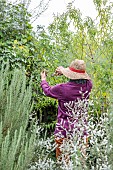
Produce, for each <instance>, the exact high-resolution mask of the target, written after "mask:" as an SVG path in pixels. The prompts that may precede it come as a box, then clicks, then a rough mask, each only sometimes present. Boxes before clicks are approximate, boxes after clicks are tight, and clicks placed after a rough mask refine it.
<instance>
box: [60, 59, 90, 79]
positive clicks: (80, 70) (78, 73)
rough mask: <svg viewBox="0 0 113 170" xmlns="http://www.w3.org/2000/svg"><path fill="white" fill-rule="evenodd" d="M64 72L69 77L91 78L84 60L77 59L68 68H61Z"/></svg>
mask: <svg viewBox="0 0 113 170" xmlns="http://www.w3.org/2000/svg"><path fill="white" fill-rule="evenodd" d="M60 70H61V72H62V74H63V75H64V76H65V77H67V78H69V79H91V78H90V77H89V75H88V74H87V73H86V64H85V62H84V61H83V60H78V59H75V60H74V61H72V62H71V64H70V66H69V67H68V68H64V67H61V68H60Z"/></svg>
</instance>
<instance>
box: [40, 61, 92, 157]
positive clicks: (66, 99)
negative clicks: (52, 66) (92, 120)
mask: <svg viewBox="0 0 113 170" xmlns="http://www.w3.org/2000/svg"><path fill="white" fill-rule="evenodd" d="M55 74H56V75H64V76H65V77H67V78H68V79H69V81H68V82H66V83H62V84H57V85H55V86H52V87H51V86H50V85H49V84H48V82H47V81H46V73H45V71H43V72H41V87H42V89H43V91H44V93H45V95H46V96H48V97H52V98H55V99H57V100H58V115H57V123H56V127H55V132H54V135H55V141H56V143H57V146H58V147H57V148H56V157H57V158H58V157H59V156H61V151H60V146H61V145H62V143H63V140H64V139H67V138H69V137H70V136H73V134H76V133H77V131H80V126H79V128H78V127H77V126H76V125H77V124H78V122H79V120H80V119H81V120H82V121H83V122H84V123H83V124H85V125H83V124H81V126H83V127H82V128H81V129H83V132H82V135H81V137H85V139H87V138H88V132H87V128H86V127H87V106H88V99H89V95H90V92H91V89H92V81H91V79H90V77H89V75H88V74H87V73H86V65H85V62H84V61H83V60H78V59H75V60H74V61H72V62H71V64H70V66H69V67H68V68H64V67H62V66H60V67H58V68H57V69H56V71H55ZM81 101H83V103H82V106H80V102H81ZM84 101H85V102H84ZM78 106H79V107H78ZM84 106H85V107H84ZM84 115H85V116H84Z"/></svg>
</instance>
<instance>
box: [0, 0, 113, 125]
mask: <svg viewBox="0 0 113 170" xmlns="http://www.w3.org/2000/svg"><path fill="white" fill-rule="evenodd" d="M3 2H4V3H3ZM0 3H1V6H2V8H1V9H0V10H1V13H0V18H1V21H2V22H1V23H0V24H1V28H0V36H1V39H0V44H1V46H0V56H1V57H0V60H1V62H2V61H3V60H4V61H6V59H7V58H8V59H9V61H10V65H11V68H15V67H20V68H21V67H22V66H23V65H24V66H25V70H26V75H27V77H28V81H29V79H30V77H31V76H32V77H33V82H32V90H33V95H32V98H33V100H34V112H35V113H36V114H37V116H38V118H39V120H40V123H41V122H43V123H45V122H46V123H52V122H54V120H55V118H56V113H57V102H56V101H55V100H53V99H50V98H47V97H45V96H44V94H43V93H42V90H41V88H40V72H41V70H42V69H46V70H47V72H48V74H47V80H48V82H49V83H50V84H51V85H54V84H57V83H61V82H65V81H66V79H65V78H64V77H52V76H51V75H52V73H54V71H55V69H56V67H57V66H59V65H62V66H64V67H67V66H68V63H70V62H71V61H72V60H73V59H75V58H79V59H84V60H85V62H86V63H87V72H88V73H89V74H90V76H91V78H92V80H93V90H92V94H91V98H92V99H93V100H94V99H95V106H94V107H95V109H94V114H95V115H96V114H97V112H98V114H101V113H102V112H103V111H106V110H107V108H108V106H109V105H110V103H109V101H110V89H111V88H112V86H113V83H112V82H113V81H112V80H113V77H112V72H113V66H112V65H113V64H112V63H113V56H112V51H113V46H112V44H113V39H112V37H113V24H112V7H113V4H112V3H110V2H109V1H107V0H102V1H98V0H94V5H95V7H96V9H97V17H96V19H95V20H93V19H92V18H90V17H86V18H84V19H83V18H82V14H81V12H80V10H79V9H76V8H75V7H73V5H72V4H71V3H69V4H68V6H67V11H66V12H64V13H63V14H61V15H57V16H55V17H54V21H53V23H52V24H50V25H49V27H48V28H47V30H45V29H44V28H43V27H41V26H39V25H38V26H37V32H36V33H34V32H33V30H32V26H31V24H30V22H29V21H30V18H31V16H30V14H29V13H28V12H27V9H26V7H25V6H24V5H23V4H21V3H20V4H17V5H12V4H9V3H6V2H5V1H3V0H2V1H1V2H0ZM3 4H4V5H3ZM9 30H10V31H9ZM44 117H46V118H47V119H45V118H44ZM48 126H49V125H48Z"/></svg>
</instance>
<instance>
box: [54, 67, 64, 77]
mask: <svg viewBox="0 0 113 170" xmlns="http://www.w3.org/2000/svg"><path fill="white" fill-rule="evenodd" d="M62 68H63V67H62V66H59V67H57V69H56V70H55V74H56V75H58V76H60V75H62V71H61V70H62Z"/></svg>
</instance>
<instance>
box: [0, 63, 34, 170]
mask: <svg viewBox="0 0 113 170" xmlns="http://www.w3.org/2000/svg"><path fill="white" fill-rule="evenodd" d="M10 77H11V78H12V79H10ZM31 96H32V91H31V83H30V84H29V85H27V84H26V76H25V74H24V70H18V69H15V70H13V71H12V72H10V70H9V66H8V65H7V66H6V65H2V69H1V70H0V115H1V116H0V169H2V170H6V169H10V170H11V169H12V170H17V169H18V170H24V169H26V168H27V167H28V165H29V163H30V162H31V160H32V158H33V152H34V142H35V131H34V130H33V131H32V132H31V130H32V129H31V128H30V129H29V130H27V127H28V120H29V114H30V112H31V109H32V104H31Z"/></svg>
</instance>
